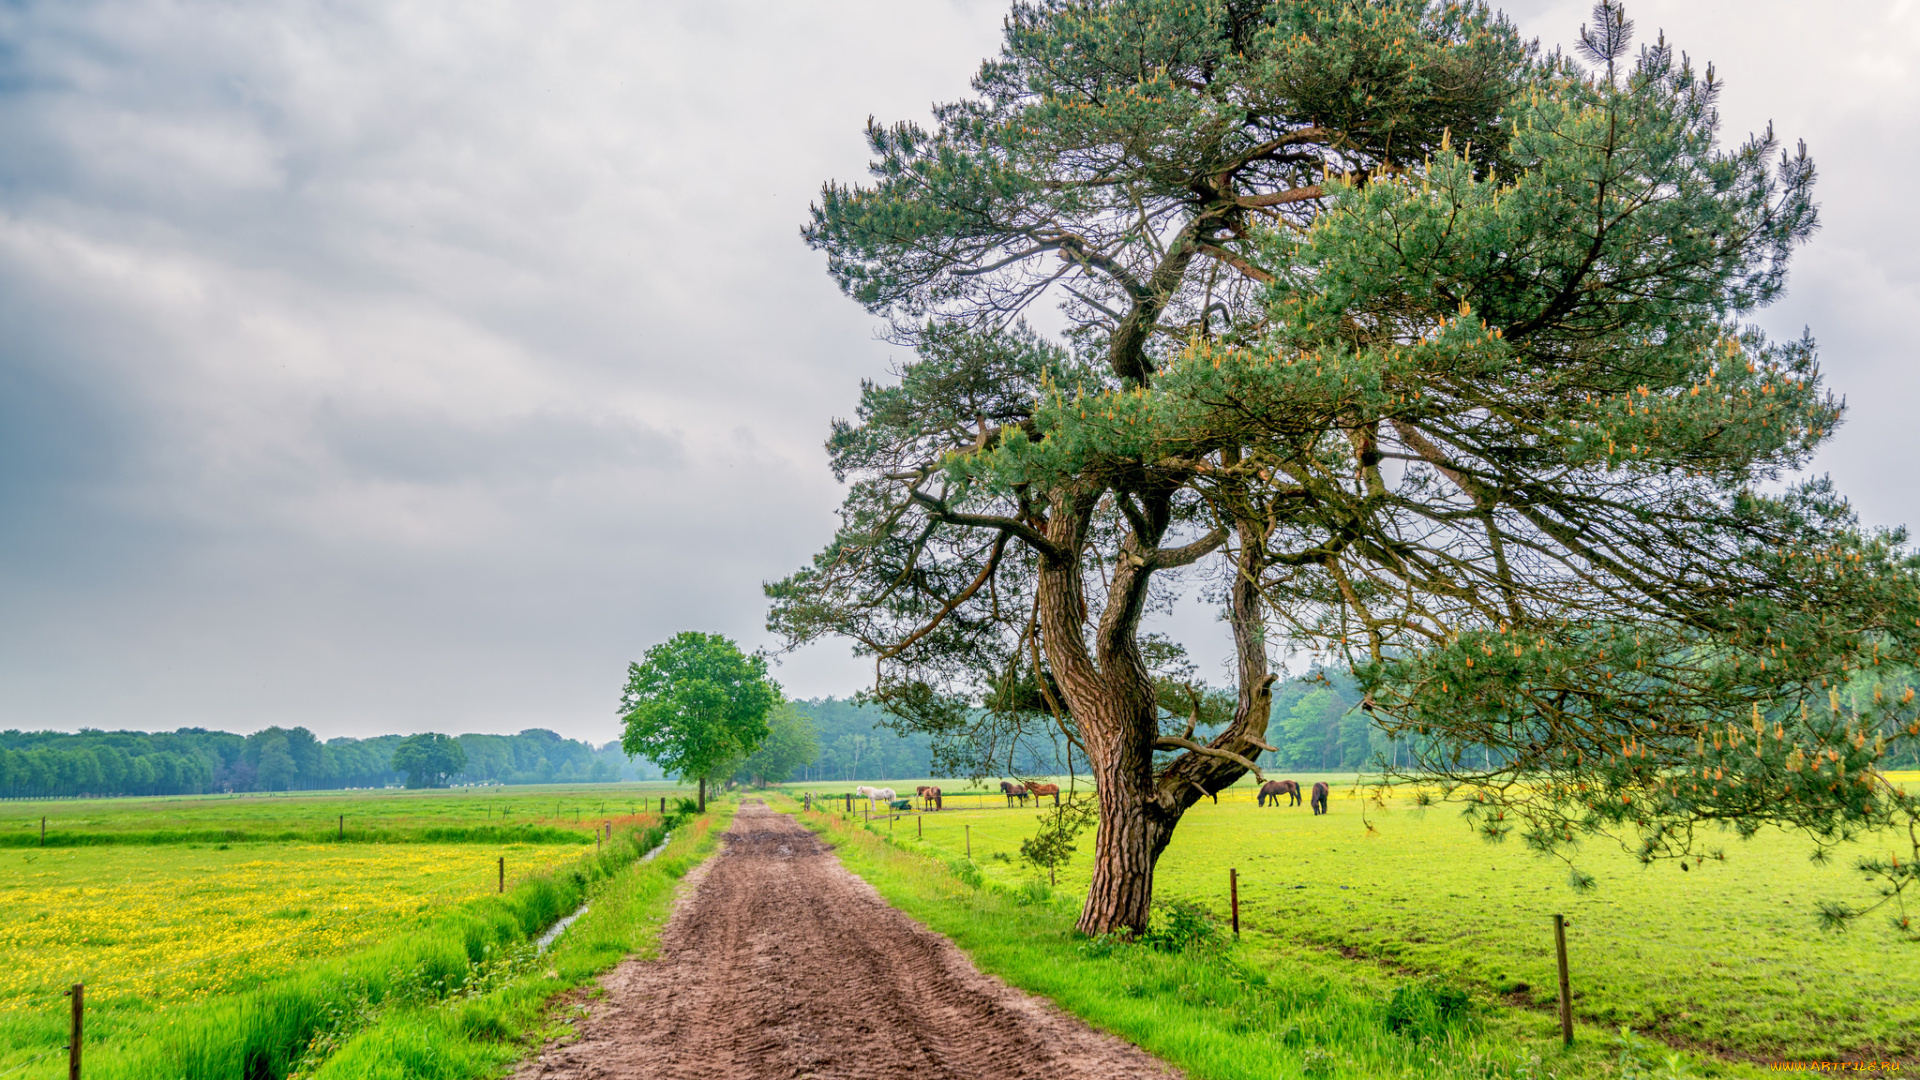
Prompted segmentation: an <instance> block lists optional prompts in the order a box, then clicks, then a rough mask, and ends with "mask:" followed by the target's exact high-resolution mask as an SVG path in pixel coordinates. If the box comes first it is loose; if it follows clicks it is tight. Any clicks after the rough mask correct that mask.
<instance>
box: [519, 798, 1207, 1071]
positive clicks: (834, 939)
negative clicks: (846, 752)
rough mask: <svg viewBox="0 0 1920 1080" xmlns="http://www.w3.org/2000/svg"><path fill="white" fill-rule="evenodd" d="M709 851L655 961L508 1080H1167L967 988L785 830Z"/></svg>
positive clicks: (1143, 1059)
mask: <svg viewBox="0 0 1920 1080" xmlns="http://www.w3.org/2000/svg"><path fill="white" fill-rule="evenodd" d="M724 839H725V841H726V846H725V847H724V848H723V849H722V851H721V853H720V854H719V855H717V856H716V857H714V858H713V859H712V860H710V861H709V862H708V863H707V864H706V865H705V866H702V867H701V868H700V869H698V870H696V871H694V873H693V874H690V875H688V880H687V883H688V886H689V893H688V894H687V895H685V896H684V897H683V898H682V900H681V902H680V904H679V905H678V906H677V907H676V909H675V911H674V914H673V917H672V919H671V920H670V921H669V922H668V924H667V926H666V929H665V930H664V931H663V932H662V934H661V938H660V956H659V958H658V959H656V960H638V959H629V960H626V961H624V962H622V963H621V964H620V966H619V967H617V968H615V969H614V970H613V971H612V972H611V973H609V974H608V975H607V976H606V977H605V978H603V979H602V980H601V983H602V985H603V986H605V988H606V991H607V992H606V995H605V996H604V997H602V998H600V999H598V1000H596V1001H594V1002H593V1003H592V1004H591V1006H590V1010H589V1013H588V1015H587V1017H586V1018H585V1019H584V1020H582V1021H580V1023H579V1025H578V1037H577V1038H576V1039H575V1040H574V1041H572V1042H568V1043H565V1044H562V1045H555V1046H550V1047H548V1048H547V1049H546V1050H544V1051H543V1052H542V1053H541V1054H540V1055H539V1057H537V1058H534V1059H532V1060H530V1061H528V1062H526V1063H525V1064H524V1065H522V1066H521V1068H520V1070H519V1071H518V1072H517V1073H516V1074H515V1076H516V1077H517V1078H518V1080H535V1078H540V1080H602V1078H612V1077H622V1078H627V1077H641V1078H646V1080H933V1078H947V1077H952V1078H956V1080H959V1078H964V1080H1035V1078H1045V1080H1149V1078H1152V1080H1178V1078H1179V1074H1178V1073H1177V1072H1175V1071H1174V1070H1173V1069H1172V1068H1171V1067H1169V1066H1167V1065H1165V1064H1163V1063H1162V1062H1160V1061H1157V1060H1156V1059H1154V1058H1152V1057H1150V1056H1148V1055H1147V1054H1146V1053H1144V1052H1142V1051H1141V1050H1139V1049H1137V1048H1135V1047H1133V1046H1130V1045H1128V1044H1127V1043H1125V1042H1123V1041H1121V1040H1120V1039H1117V1038H1115V1037H1113V1036H1111V1035H1104V1034H1101V1033H1099V1032H1096V1031H1094V1030H1093V1029H1092V1028H1089V1027H1087V1026H1086V1025H1085V1024H1083V1023H1081V1022H1080V1021H1078V1020H1075V1019H1073V1018H1072V1017H1069V1016H1066V1015H1065V1014H1063V1013H1061V1012H1060V1011H1058V1010H1057V1009H1055V1008H1053V1007H1052V1006H1051V1005H1048V1004H1046V1003H1044V1002H1042V1001H1041V1000H1040V999H1038V998H1034V997H1031V996H1029V995H1027V994H1025V993H1022V992H1021V991H1019V990H1015V989H1013V988H1012V987H1009V986H1007V985H1006V984H1005V983H1002V982H1001V981H1000V980H998V979H995V978H992V977H990V976H987V975H984V974H982V973H981V972H980V971H979V970H978V969H976V968H975V967H974V966H973V963H972V961H970V960H968V959H967V957H966V956H965V954H963V953H961V952H960V950H959V949H957V948H955V947H954V945H953V944H952V943H951V942H949V941H947V940H946V939H945V938H943V937H940V936H939V935H937V934H934V933H932V932H931V931H929V930H927V929H925V928H923V927H921V926H920V925H918V924H917V923H915V922H913V921H912V920H911V919H908V918H907V917H906V916H905V915H902V914H901V913H900V912H898V911H895V910H894V909H893V908H891V907H889V906H888V905H887V904H886V902H885V901H884V900H882V899H881V898H880V896H879V894H878V893H876V892H874V890H873V888H872V887H871V886H869V885H868V884H867V883H866V882H864V881H862V880H860V879H859V878H857V877H855V876H854V875H853V874H851V873H849V872H848V871H847V870H846V869H845V868H844V867H842V866H841V865H840V861H839V860H838V859H836V858H834V856H833V854H832V852H831V851H830V850H829V849H828V848H827V847H826V845H824V844H822V843H821V842H820V840H819V839H818V838H817V837H815V836H814V835H813V834H812V833H810V832H808V831H807V830H806V829H804V828H802V827H801V826H800V825H799V823H797V822H795V821H794V820H793V819H792V818H791V817H789V816H788V815H785V814H776V813H774V812H773V811H771V810H769V809H767V808H766V806H765V805H764V804H760V803H748V804H746V805H744V806H742V807H741V808H740V811H739V813H737V814H736V815H735V816H734V819H733V825H732V827H731V828H730V829H729V830H728V832H727V833H726V835H725V837H724Z"/></svg>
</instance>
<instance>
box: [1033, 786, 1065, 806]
mask: <svg viewBox="0 0 1920 1080" xmlns="http://www.w3.org/2000/svg"><path fill="white" fill-rule="evenodd" d="M1027 794H1029V795H1032V796H1033V797H1034V799H1035V800H1036V801H1038V800H1039V799H1040V798H1041V797H1042V796H1046V795H1051V796H1053V805H1055V806H1059V805H1060V785H1059V784H1028V785H1027Z"/></svg>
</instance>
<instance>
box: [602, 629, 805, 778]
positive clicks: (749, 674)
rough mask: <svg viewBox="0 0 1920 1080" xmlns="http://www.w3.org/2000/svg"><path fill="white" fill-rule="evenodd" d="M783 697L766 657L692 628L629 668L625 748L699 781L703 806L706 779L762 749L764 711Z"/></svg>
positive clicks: (623, 709) (622, 741)
mask: <svg viewBox="0 0 1920 1080" xmlns="http://www.w3.org/2000/svg"><path fill="white" fill-rule="evenodd" d="M779 700H780V688H779V686H778V685H776V684H775V683H774V682H773V680H771V679H769V678H767V662H766V661H765V660H763V659H761V658H760V657H758V656H747V655H746V654H744V653H742V652H741V651H740V647H739V646H738V645H735V644H734V643H733V642H732V641H729V640H728V639H727V638H726V637H724V636H722V635H720V634H703V633H700V632H699V631H697V630H688V631H685V632H683V633H679V634H676V635H674V636H673V637H672V638H671V639H669V640H667V641H664V642H662V643H660V644H658V645H655V646H654V647H653V648H651V649H648V650H647V655H646V658H645V659H644V660H643V661H642V662H640V663H638V664H629V665H627V686H626V689H625V690H624V691H622V693H621V695H620V713H621V716H622V717H623V718H625V720H626V732H625V734H623V735H622V736H621V738H620V746H621V748H622V749H624V750H625V751H626V752H627V756H629V757H636V756H637V757H645V758H647V759H648V760H650V761H653V762H654V763H655V764H658V765H659V766H660V767H661V768H663V769H665V770H666V771H667V772H668V774H670V775H672V776H674V777H676V778H678V779H681V780H698V781H699V783H700V809H701V810H702V811H705V810H706V808H707V781H708V780H710V779H712V778H713V777H715V776H724V775H726V774H727V772H728V767H729V766H730V765H731V764H732V763H734V762H737V761H739V760H740V759H741V758H743V757H745V756H746V755H748V754H751V753H752V752H753V751H754V750H755V749H757V748H758V747H759V746H760V743H761V741H762V740H763V739H765V738H766V737H767V733H768V727H767V713H768V712H769V711H770V710H771V709H772V708H773V707H774V705H775V704H776V703H778V702H779Z"/></svg>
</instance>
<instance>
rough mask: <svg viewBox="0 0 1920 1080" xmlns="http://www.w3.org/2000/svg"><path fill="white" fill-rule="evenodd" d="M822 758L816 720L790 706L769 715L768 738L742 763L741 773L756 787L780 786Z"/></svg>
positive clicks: (775, 707) (786, 705) (785, 704)
mask: <svg viewBox="0 0 1920 1080" xmlns="http://www.w3.org/2000/svg"><path fill="white" fill-rule="evenodd" d="M819 756H820V739H819V735H818V733H817V732H816V731H815V730H814V726H813V720H812V719H811V718H810V717H808V716H807V714H806V713H804V712H801V711H800V710H799V709H797V708H795V707H794V706H793V705H792V704H791V703H789V702H784V701H783V702H781V703H780V704H778V705H776V706H774V707H773V709H772V711H770V712H768V713H767V737H766V738H765V739H763V740H761V742H760V746H759V748H758V749H756V750H754V751H753V753H751V754H749V755H747V759H746V760H745V761H743V762H741V763H740V768H739V769H738V772H740V773H742V774H745V776H746V777H747V779H749V780H751V781H753V782H754V783H756V784H778V783H782V782H784V781H786V780H789V779H791V778H792V777H793V774H794V773H796V772H798V771H800V768H801V767H802V766H804V765H810V764H812V763H813V762H814V760H815V759H816V758H818V757H819Z"/></svg>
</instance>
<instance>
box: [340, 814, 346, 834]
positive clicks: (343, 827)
mask: <svg viewBox="0 0 1920 1080" xmlns="http://www.w3.org/2000/svg"><path fill="white" fill-rule="evenodd" d="M346 838H347V815H345V814H341V815H340V839H342V840H345V839H346Z"/></svg>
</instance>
